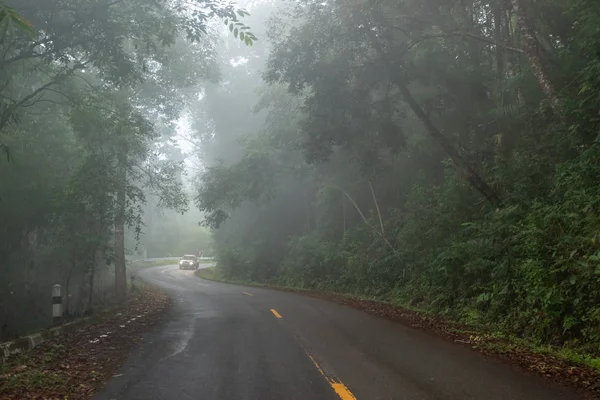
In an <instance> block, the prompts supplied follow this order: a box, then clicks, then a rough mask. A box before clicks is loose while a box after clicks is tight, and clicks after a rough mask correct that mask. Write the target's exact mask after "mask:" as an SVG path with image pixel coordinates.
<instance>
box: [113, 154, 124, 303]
mask: <svg viewBox="0 0 600 400" xmlns="http://www.w3.org/2000/svg"><path fill="white" fill-rule="evenodd" d="M126 164H127V150H126V149H125V148H124V149H121V151H120V152H119V166H118V168H119V170H118V174H119V188H118V189H117V212H116V215H115V253H116V254H115V294H116V296H117V301H124V300H125V299H126V298H127V269H126V268H127V267H126V265H125V204H126V196H127V193H126V190H127V166H126Z"/></svg>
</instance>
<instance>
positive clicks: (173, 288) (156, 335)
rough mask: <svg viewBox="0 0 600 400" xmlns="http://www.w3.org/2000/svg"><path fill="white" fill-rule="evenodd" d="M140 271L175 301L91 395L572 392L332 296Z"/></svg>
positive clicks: (465, 396)
mask: <svg viewBox="0 0 600 400" xmlns="http://www.w3.org/2000/svg"><path fill="white" fill-rule="evenodd" d="M139 275H140V277H141V278H142V279H143V280H145V281H147V282H149V283H152V284H155V285H158V286H160V287H162V288H164V289H165V290H166V291H168V292H169V294H170V295H171V296H172V299H173V300H174V306H173V307H172V310H171V311H170V313H169V315H168V316H167V318H166V321H165V323H164V324H163V325H162V326H161V327H160V328H158V329H156V330H155V331H154V332H152V333H150V334H148V335H147V336H146V337H145V338H144V340H143V341H142V345H141V346H140V348H139V349H138V350H137V351H135V352H134V353H133V354H132V355H131V356H130V358H129V360H128V361H127V362H126V364H125V365H124V366H123V368H122V370H121V372H119V373H118V374H117V375H115V377H114V378H113V379H111V380H110V381H109V382H108V383H107V385H106V387H105V388H104V389H103V390H102V391H101V392H100V393H98V394H97V395H96V396H95V399H96V400H109V399H110V400H113V399H119V400H153V399H157V400H158V399H165V400H171V399H172V400H188V399H189V400H191V399H194V400H196V399H206V400H213V399H214V400H234V399H235V400H270V399H273V400H275V399H277V400H296V399H297V400H336V399H338V400H339V399H342V400H354V399H358V400H391V399H394V400H395V399H398V400H430V399H440V400H553V399H556V400H570V399H578V398H580V396H579V395H578V394H577V393H575V392H572V391H570V390H568V389H565V388H561V387H555V386H553V385H552V384H550V383H549V382H547V381H545V380H543V379H541V378H538V377H534V376H527V375H524V374H523V373H522V372H521V371H519V370H517V369H515V368H513V367H512V366H510V365H507V364H504V363H502V362H500V361H497V360H495V359H490V358H486V357H485V356H483V355H481V354H479V353H476V352H474V351H472V350H470V349H468V348H464V347H461V346H457V345H453V344H452V343H449V342H448V341H446V340H444V339H442V338H439V337H436V336H433V335H430V334H427V333H425V332H421V331H418V330H415V329H413V328H410V327H406V326H404V325H402V324H399V323H395V322H391V321H387V320H385V319H382V318H379V317H376V316H373V315H370V314H366V313H363V312H361V311H358V310H355V309H352V308H348V307H345V306H342V305H338V304H334V303H330V302H327V301H325V300H320V299H314V298H309V297H304V296H301V295H298V294H294V293H287V292H279V291H275V290H269V289H259V288H254V287H252V288H250V287H244V286H236V285H228V284H223V283H216V282H210V281H206V280H202V279H199V278H197V277H196V276H195V275H194V273H193V271H181V270H179V269H178V268H177V266H161V267H154V268H148V269H145V270H143V271H141V272H140V273H139Z"/></svg>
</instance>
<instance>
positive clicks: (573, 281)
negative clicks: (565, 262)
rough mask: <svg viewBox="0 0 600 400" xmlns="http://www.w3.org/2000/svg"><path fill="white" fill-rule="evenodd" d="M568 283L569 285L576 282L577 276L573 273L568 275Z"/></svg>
mask: <svg viewBox="0 0 600 400" xmlns="http://www.w3.org/2000/svg"><path fill="white" fill-rule="evenodd" d="M569 283H570V284H571V285H574V284H576V283H577V277H576V276H575V275H571V276H570V277H569Z"/></svg>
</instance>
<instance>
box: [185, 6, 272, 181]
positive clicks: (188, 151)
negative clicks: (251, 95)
mask: <svg viewBox="0 0 600 400" xmlns="http://www.w3.org/2000/svg"><path fill="white" fill-rule="evenodd" d="M265 1H267V0H246V1H243V0H242V1H236V4H238V6H239V7H240V8H242V9H244V10H246V11H249V12H251V11H252V8H253V6H254V5H255V4H259V3H263V2H265ZM213 23H214V24H215V26H216V27H219V28H218V29H219V31H220V37H221V39H222V40H224V41H225V43H227V44H228V45H242V43H241V42H240V40H239V39H236V38H234V37H233V35H232V34H231V32H229V29H227V27H226V26H225V25H224V24H223V23H222V21H220V20H219V21H214V22H213ZM229 62H230V64H231V65H232V66H233V67H238V66H241V65H244V64H245V63H247V62H248V59H247V58H244V57H236V58H235V59H231V60H229ZM190 139H192V140H193V139H194V132H193V131H192V127H191V122H190V119H189V114H188V113H187V112H184V113H183V114H182V116H181V117H180V118H179V120H178V121H177V135H176V137H175V141H176V143H177V145H178V146H179V148H180V149H181V151H182V152H183V153H184V155H185V156H186V161H185V166H186V169H187V172H188V176H193V174H195V173H196V172H197V169H198V165H197V162H198V161H197V159H196V158H195V154H194V153H195V152H196V151H197V150H196V149H195V147H194V144H193V143H190Z"/></svg>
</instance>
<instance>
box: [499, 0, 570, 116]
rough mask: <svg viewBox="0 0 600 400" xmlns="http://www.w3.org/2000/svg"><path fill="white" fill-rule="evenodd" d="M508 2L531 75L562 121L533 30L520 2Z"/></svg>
mask: <svg viewBox="0 0 600 400" xmlns="http://www.w3.org/2000/svg"><path fill="white" fill-rule="evenodd" d="M510 2H511V6H512V9H513V12H514V13H515V17H516V19H517V29H518V30H519V32H520V33H521V35H522V36H523V42H524V43H523V45H524V48H523V50H524V51H525V54H526V56H527V58H528V60H529V64H530V65H531V71H532V72H533V75H535V77H536V79H537V81H538V84H539V85H540V87H541V89H542V92H543V93H544V95H545V97H546V98H547V99H548V102H549V103H550V107H551V108H552V111H554V113H555V114H556V115H557V116H558V117H560V118H561V119H562V118H564V111H563V108H562V104H561V102H560V99H559V98H558V94H557V91H556V88H555V87H554V85H553V83H552V81H551V80H550V77H549V74H548V70H547V68H546V66H545V65H544V62H543V61H542V58H541V56H540V54H539V49H538V43H537V40H536V39H535V35H534V30H533V28H532V26H531V24H530V23H529V20H528V18H527V15H526V13H525V10H524V9H523V6H522V5H523V3H522V0H510Z"/></svg>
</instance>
